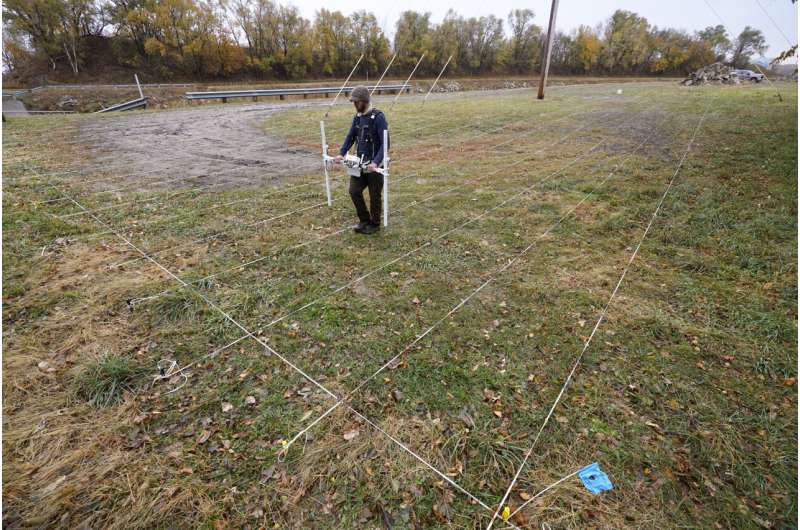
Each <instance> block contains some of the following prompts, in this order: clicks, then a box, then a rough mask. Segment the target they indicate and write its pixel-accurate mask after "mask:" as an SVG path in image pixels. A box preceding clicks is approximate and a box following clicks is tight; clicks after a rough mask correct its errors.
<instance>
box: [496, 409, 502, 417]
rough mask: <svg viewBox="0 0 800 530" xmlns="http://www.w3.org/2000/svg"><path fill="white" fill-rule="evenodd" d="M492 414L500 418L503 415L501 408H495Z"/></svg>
mask: <svg viewBox="0 0 800 530" xmlns="http://www.w3.org/2000/svg"><path fill="white" fill-rule="evenodd" d="M494 415H495V416H497V417H498V418H502V417H503V411H502V410H495V411H494Z"/></svg>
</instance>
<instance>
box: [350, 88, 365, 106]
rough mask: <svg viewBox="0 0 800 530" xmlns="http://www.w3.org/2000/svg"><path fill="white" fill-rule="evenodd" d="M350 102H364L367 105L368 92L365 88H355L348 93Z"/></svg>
mask: <svg viewBox="0 0 800 530" xmlns="http://www.w3.org/2000/svg"><path fill="white" fill-rule="evenodd" d="M350 101H365V102H367V103H369V90H367V87H365V86H361V85H360V86H357V87H355V88H354V89H353V91H352V92H351V93H350Z"/></svg>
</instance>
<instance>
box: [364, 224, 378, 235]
mask: <svg viewBox="0 0 800 530" xmlns="http://www.w3.org/2000/svg"><path fill="white" fill-rule="evenodd" d="M380 229H381V225H378V224H375V223H367V226H365V227H364V229H363V230H361V233H362V234H367V235H369V234H374V233H375V232H377V231H379V230H380Z"/></svg>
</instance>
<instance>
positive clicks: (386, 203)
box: [383, 129, 389, 227]
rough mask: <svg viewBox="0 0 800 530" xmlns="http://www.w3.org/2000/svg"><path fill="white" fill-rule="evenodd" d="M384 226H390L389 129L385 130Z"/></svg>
mask: <svg viewBox="0 0 800 530" xmlns="http://www.w3.org/2000/svg"><path fill="white" fill-rule="evenodd" d="M383 226H384V227H386V226H389V130H388V129H384V130H383Z"/></svg>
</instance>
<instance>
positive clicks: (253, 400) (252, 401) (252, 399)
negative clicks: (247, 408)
mask: <svg viewBox="0 0 800 530" xmlns="http://www.w3.org/2000/svg"><path fill="white" fill-rule="evenodd" d="M244 402H245V403H247V404H248V405H255V404H256V398H255V396H247V397H246V398H244Z"/></svg>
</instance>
